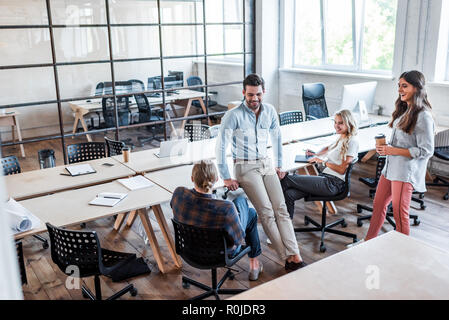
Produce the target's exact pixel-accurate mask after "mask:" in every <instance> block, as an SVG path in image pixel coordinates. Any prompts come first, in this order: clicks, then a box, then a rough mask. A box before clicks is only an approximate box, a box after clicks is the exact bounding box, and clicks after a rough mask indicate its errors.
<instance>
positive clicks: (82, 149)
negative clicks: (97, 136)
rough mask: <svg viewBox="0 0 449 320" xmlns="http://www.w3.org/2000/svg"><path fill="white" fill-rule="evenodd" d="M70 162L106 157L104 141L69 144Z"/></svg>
mask: <svg viewBox="0 0 449 320" xmlns="http://www.w3.org/2000/svg"><path fill="white" fill-rule="evenodd" d="M67 157H68V160H69V163H77V162H83V161H89V160H95V159H101V158H105V157H106V147H105V143H104V142H83V143H76V144H70V145H68V146H67Z"/></svg>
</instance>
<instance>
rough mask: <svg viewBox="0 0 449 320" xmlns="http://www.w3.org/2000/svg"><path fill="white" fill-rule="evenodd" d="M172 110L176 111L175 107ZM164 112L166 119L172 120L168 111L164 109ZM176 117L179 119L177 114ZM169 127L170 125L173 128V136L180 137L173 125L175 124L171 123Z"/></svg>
mask: <svg viewBox="0 0 449 320" xmlns="http://www.w3.org/2000/svg"><path fill="white" fill-rule="evenodd" d="M171 109H172V110H174V107H173V106H171ZM164 112H165V117H166V119H167V120H170V119H171V118H170V114H169V113H168V111H167V110H166V109H165V108H164ZM175 116H176V117H177V115H176V113H175ZM169 125H170V128H171V131H172V132H173V134H174V135H175V136H178V131H177V130H176V128H175V126H174V125H173V122H171V121H170V122H169Z"/></svg>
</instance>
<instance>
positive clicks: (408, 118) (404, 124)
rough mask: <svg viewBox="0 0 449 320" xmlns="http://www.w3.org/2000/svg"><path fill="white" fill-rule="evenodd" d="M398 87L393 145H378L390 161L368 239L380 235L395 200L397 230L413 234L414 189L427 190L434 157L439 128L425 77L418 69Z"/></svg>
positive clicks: (394, 114)
mask: <svg viewBox="0 0 449 320" xmlns="http://www.w3.org/2000/svg"><path fill="white" fill-rule="evenodd" d="M398 86H399V89H398V92H399V97H398V99H397V100H396V103H395V110H394V112H393V115H392V120H391V122H390V123H389V126H390V127H391V128H393V131H392V133H391V138H390V141H389V144H383V145H382V144H376V151H377V153H378V154H379V155H381V156H386V162H385V166H384V168H383V170H382V175H381V177H380V179H379V183H378V185H377V190H376V195H375V197H374V203H373V215H372V217H371V223H370V226H369V230H368V233H367V235H366V238H365V239H366V240H369V239H372V238H374V237H376V236H377V234H378V233H379V230H380V228H381V227H382V225H383V223H384V221H385V215H386V212H387V206H388V204H389V203H390V202H391V201H393V216H394V221H395V223H396V231H398V232H401V233H403V234H406V235H409V234H410V222H409V209H410V201H411V199H412V193H413V190H416V191H418V192H425V191H426V183H425V177H426V169H427V162H428V160H429V158H430V157H431V156H432V154H433V149H434V126H435V125H434V121H433V118H432V114H431V109H432V107H431V105H430V103H429V101H428V100H427V92H426V89H425V79H424V75H423V74H422V73H421V72H419V71H415V70H414V71H408V72H404V73H403V74H402V75H401V76H400V78H399V83H398Z"/></svg>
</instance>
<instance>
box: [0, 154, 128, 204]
mask: <svg viewBox="0 0 449 320" xmlns="http://www.w3.org/2000/svg"><path fill="white" fill-rule="evenodd" d="M105 163H109V164H112V166H107V165H104V164H105ZM82 164H90V165H91V167H92V168H93V169H94V170H95V171H96V172H95V173H92V174H84V175H79V176H74V177H72V176H68V175H62V174H67V170H65V168H66V167H68V166H71V165H63V166H57V167H53V168H47V169H41V170H33V171H26V172H22V173H18V174H13V175H8V176H5V177H4V179H5V182H6V189H7V192H8V195H9V196H10V197H12V198H14V199H15V200H22V199H27V198H31V197H39V196H42V195H46V194H49V193H54V192H59V191H63V190H68V189H75V188H82V187H86V186H89V185H94V184H99V183H104V182H108V181H112V180H115V179H119V178H126V177H130V176H134V175H135V174H136V172H135V171H133V170H131V169H129V168H128V167H126V166H125V165H123V164H121V163H120V162H119V161H117V160H115V159H113V158H102V159H97V160H90V161H85V162H82ZM72 165H77V164H72Z"/></svg>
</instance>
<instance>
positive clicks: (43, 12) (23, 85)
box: [0, 0, 255, 164]
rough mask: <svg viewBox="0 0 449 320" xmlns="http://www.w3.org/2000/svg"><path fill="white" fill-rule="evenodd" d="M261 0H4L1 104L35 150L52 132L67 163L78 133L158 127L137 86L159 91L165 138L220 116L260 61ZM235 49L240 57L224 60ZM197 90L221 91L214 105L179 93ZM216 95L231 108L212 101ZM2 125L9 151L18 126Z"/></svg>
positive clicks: (156, 111)
mask: <svg viewBox="0 0 449 320" xmlns="http://www.w3.org/2000/svg"><path fill="white" fill-rule="evenodd" d="M254 2H255V0H232V1H231V0H145V1H142V0H21V1H16V0H1V1H0V83H1V86H0V112H2V113H3V112H7V113H11V112H12V111H11V109H14V110H15V112H16V113H17V115H18V119H19V120H20V126H21V129H22V136H23V137H24V139H23V141H22V142H21V143H23V144H24V145H25V149H26V150H27V149H29V150H31V151H30V152H33V153H35V151H36V149H37V148H41V149H42V148H43V147H42V142H43V141H44V142H47V144H48V146H44V148H45V147H48V148H55V149H56V148H57V149H59V150H62V155H60V154H57V160H59V161H57V162H58V164H61V162H65V161H66V160H65V159H66V155H65V150H66V145H67V144H71V143H73V142H72V141H76V142H84V141H86V140H94V141H104V140H103V137H104V135H105V134H107V133H108V134H109V137H111V134H112V135H114V136H115V139H121V138H122V134H123V135H125V136H126V135H128V137H129V136H130V135H129V134H128V133H129V132H130V131H132V130H138V131H136V133H135V134H133V135H131V136H130V137H131V138H132V139H133V142H134V144H135V145H136V146H138V141H136V139H135V138H136V136H137V135H143V136H145V135H148V136H151V134H152V131H148V130H149V126H148V123H147V122H148V121H150V120H147V121H144V120H142V119H146V118H145V117H142V116H141V115H139V112H143V111H142V110H141V107H140V105H139V106H138V107H137V104H138V103H137V100H136V99H135V97H136V95H142V94H145V95H146V96H147V97H149V100H151V101H153V100H157V103H156V102H155V103H154V105H152V109H151V110H152V111H151V112H153V113H152V116H153V115H157V117H159V118H161V117H162V120H160V119H159V120H151V121H153V122H155V123H152V125H155V126H158V130H159V129H160V127H163V128H162V131H163V134H164V136H165V138H169V137H170V136H171V135H172V132H170V131H174V130H172V129H173V128H174V127H175V126H178V127H180V126H181V124H182V123H184V122H185V121H191V120H192V121H193V120H200V121H203V122H205V123H206V122H207V123H210V121H208V120H210V118H211V117H213V119H219V117H220V116H221V115H222V114H224V112H225V111H224V110H226V105H227V103H228V102H229V101H233V100H236V99H239V98H241V81H242V79H243V78H244V76H245V75H246V74H248V73H251V72H254V71H255V60H254V45H253V43H254ZM229 59H231V60H233V61H235V62H238V64H237V66H236V65H234V66H226V64H223V63H222V62H223V61H226V60H229ZM216 60H219V61H221V65H220V64H217V63H216ZM212 62H214V63H212ZM231 67H232V68H233V69H232V70H230V69H229V68H231ZM189 78H190V79H192V78H200V82H198V81H196V82H191V81H188V79H189ZM118 82H120V83H118ZM125 82H126V83H129V82H132V84H133V85H132V87H130V86H129V85H127V84H124V83H125ZM191 83H193V84H191ZM175 89H176V91H175ZM187 90H196V92H198V91H203V93H204V95H211V96H210V98H209V99H203V100H204V103H205V104H206V108H205V109H206V114H204V113H203V112H202V111H198V110H200V107H201V106H200V107H197V106H196V105H195V104H194V103H192V108H191V110H190V111H192V112H190V113H188V112H187V109H189V108H190V105H189V107H186V106H184V104H185V105H188V103H187V102H186V101H187V100H186V99H185V100H186V101H180V103H179V104H177V103H178V101H177V100H175V99H174V96H175V95H177V94H182V93H183V91H187ZM128 98H129V109H130V110H129V111H127V112H124V111H123V110H124V108H125V107H126V108H128V106H127V103H126V104H125V103H124V101H126V99H128ZM105 99H110V100H107V104H106V103H103V102H105V101H106V100H105ZM110 101H112V105H113V108H114V110H113V111H111V110H110V109H108V108H109V107H110V106H111V104H110V103H109V102H110ZM151 101H150V103H153V102H151ZM159 101H160V102H161V103H158V102H159ZM170 101H175V103H176V105H175V103H169V102H170ZM119 102H120V103H119ZM194 102H196V103H198V102H200V100H199V99H198V101H194ZM209 102H214V104H215V102H217V104H218V106H220V107H222V108H221V110H222V111H217V110H219V108H218V109H214V108H207V106H208V104H209ZM102 103H103V104H102ZM122 105H123V106H122ZM80 106H81V107H82V108H81V107H80ZM105 106H106V108H105ZM122 107H123V110H122V109H121V108H122ZM106 109H107V110H106ZM179 109H181V112H179ZM76 110H78V111H79V110H88V113H86V114H82V115H80V114H77V112H78V111H76ZM105 110H106V111H108V112H107V113H108V117H109V116H111V117H112V119H109V120H108V121H107V119H105V117H104V114H105ZM184 110H186V111H185V113H184ZM195 110H196V111H197V112H195ZM203 110H204V108H203ZM79 112H80V113H81V111H79ZM82 112H84V111H82ZM147 113H148V112H147ZM142 114H143V113H142ZM79 116H80V117H82V118H83V121H84V122H85V123H82V122H81V124H83V126H81V124H77V119H78V117H79ZM147 118H148V119H150V117H149V116H148V117H147ZM153 118H154V117H152V118H151V119H153ZM150 129H151V128H150ZM0 130H1V140H0V147H1V148H2V150H3V156H6V155H10V154H15V153H18V152H17V150H19V148H18V144H19V142H17V141H13V140H12V138H13V137H14V135H13V132H12V131H11V128H8V127H1V129H0ZM159 131H160V130H159ZM72 138H75V139H76V140H72ZM34 143H40V144H39V145H38V146H36V147H34V146H33V144H34ZM55 143H58V144H59V143H60V144H61V145H59V146H56V145H55ZM61 146H62V148H61ZM27 153H28V152H27ZM28 154H29V153H28ZM17 155H18V154H17ZM58 156H59V159H58Z"/></svg>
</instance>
